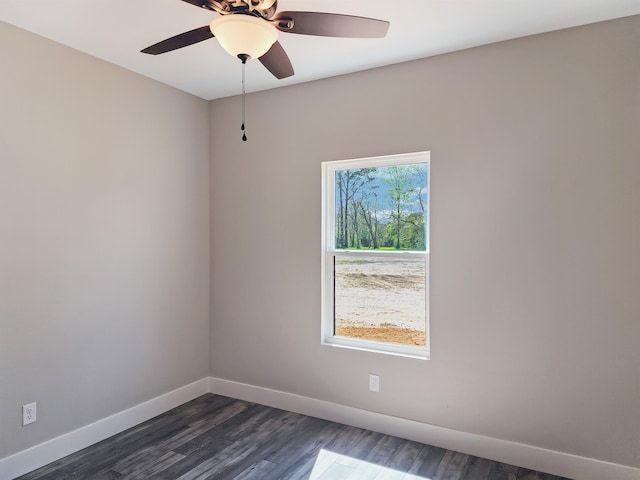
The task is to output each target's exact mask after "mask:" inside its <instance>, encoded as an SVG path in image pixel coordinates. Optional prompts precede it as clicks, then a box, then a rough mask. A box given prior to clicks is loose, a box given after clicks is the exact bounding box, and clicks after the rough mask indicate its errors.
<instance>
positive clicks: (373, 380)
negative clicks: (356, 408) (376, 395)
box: [369, 373, 380, 392]
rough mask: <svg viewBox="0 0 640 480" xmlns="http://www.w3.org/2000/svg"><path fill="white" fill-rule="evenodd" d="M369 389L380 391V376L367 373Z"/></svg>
mask: <svg viewBox="0 0 640 480" xmlns="http://www.w3.org/2000/svg"><path fill="white" fill-rule="evenodd" d="M369 391H371V392H379V391H380V376H379V375H374V374H372V373H370V374H369Z"/></svg>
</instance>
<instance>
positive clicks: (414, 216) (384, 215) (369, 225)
mask: <svg viewBox="0 0 640 480" xmlns="http://www.w3.org/2000/svg"><path fill="white" fill-rule="evenodd" d="M428 175H429V172H428V164H427V163H414V164H406V165H389V166H384V167H369V168H355V169H349V170H336V171H335V192H334V193H335V228H334V231H335V246H334V248H336V249H350V250H351V249H370V250H415V251H426V250H427V245H428V239H427V228H426V226H427V211H428V208H427V199H428V195H427V185H428Z"/></svg>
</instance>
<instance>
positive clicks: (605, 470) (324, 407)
mask: <svg viewBox="0 0 640 480" xmlns="http://www.w3.org/2000/svg"><path fill="white" fill-rule="evenodd" d="M207 392H209V393H215V394H218V395H225V396H228V397H233V398H237V399H240V400H246V401H249V402H254V403H259V404H262V405H267V406H270V407H275V408H281V409H283V410H289V411H291V412H296V413H301V414H304V415H310V416H313V417H318V418H323V419H325V420H330V421H333V422H339V423H343V424H346V425H352V426H355V427H360V428H366V429H368V430H374V431H377V432H381V433H385V434H388V435H394V436H397V437H401V438H407V439H409V440H415V441H417V442H421V443H426V444H429V445H435V446H437V447H442V448H447V449H450V450H455V451H458V452H463V453H467V454H470V455H476V456H478V457H482V458H488V459H491V460H496V461H499V462H504V463H508V464H512V465H519V466H522V467H526V468H530V469H532V470H538V471H542V472H547V473H552V474H554V475H559V476H562V477H568V478H574V479H579V480H603V479H612V480H613V479H616V480H640V469H639V468H634V467H628V466H625V465H618V464H615V463H609V462H603V461H600V460H595V459H592V458H586V457H580V456H577V455H571V454H568V453H562V452H556V451H553V450H546V449H544V448H539V447H534V446H531V445H524V444H521V443H515V442H509V441H506V440H500V439H497V438H491V437H484V436H482V435H476V434H473V433H466V432H460V431H457V430H452V429H448V428H444V427H438V426H435V425H429V424H425V423H420V422H416V421H414V420H407V419H404V418H399V417H393V416H391V415H385V414H382V413H376V412H370V411H367V410H361V409H358V408H353V407H347V406H344V405H339V404H336V403H331V402H326V401H324V400H317V399H315V398H310V397H304V396H301V395H295V394H292V393H287V392H282V391H278V390H271V389H268V388H263V387H256V386H254V385H248V384H244V383H238V382H232V381H229V380H224V379H220V378H214V377H207V378H203V379H201V380H198V381H196V382H193V383H191V384H189V385H185V386H184V387H181V388H178V389H176V390H173V391H171V392H169V393H166V394H164V395H160V396H158V397H156V398H153V399H151V400H149V401H146V402H144V403H141V404H139V405H136V406H134V407H131V408H128V409H127V410H123V411H122V412H119V413H116V414H114V415H111V416H110V417H107V418H104V419H102V420H98V421H97V422H94V423H92V424H90V425H86V426H84V427H81V428H79V429H77V430H74V431H72V432H69V433H67V434H64V435H61V436H59V437H56V438H54V439H51V440H49V441H46V442H44V443H41V444H40V445H36V446H34V447H31V448H29V449H27V450H23V451H22V452H18V453H16V454H14V455H11V456H9V457H5V458H3V459H0V479H2V480H6V479H12V478H16V477H18V476H20V475H23V474H25V473H28V472H30V471H32V470H35V469H37V468H40V467H42V466H44V465H47V464H48V463H51V462H54V461H56V460H58V459H60V458H62V457H65V456H67V455H69V454H71V453H74V452H77V451H78V450H81V449H83V448H85V447H88V446H90V445H93V444H94V443H97V442H99V441H101V440H104V439H105V438H108V437H110V436H112V435H115V434H117V433H120V432H122V431H124V430H126V429H128V428H131V427H133V426H135V425H138V424H139V423H142V422H144V421H146V420H149V419H150V418H153V417H155V416H156V415H160V414H161V413H164V412H166V411H168V410H171V409H172V408H175V407H177V406H179V405H182V404H183V403H186V402H188V401H190V400H193V399H194V398H197V397H199V396H200V395H203V394H205V393H207Z"/></svg>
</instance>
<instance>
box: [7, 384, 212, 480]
mask: <svg viewBox="0 0 640 480" xmlns="http://www.w3.org/2000/svg"><path fill="white" fill-rule="evenodd" d="M209 384H210V381H209V378H203V379H200V380H198V381H196V382H193V383H190V384H189V385H185V386H184V387H180V388H177V389H176V390H173V391H171V392H169V393H165V394H164V395H160V396H158V397H156V398H152V399H151V400H148V401H146V402H144V403H140V404H139V405H136V406H134V407H131V408H128V409H126V410H123V411H122V412H118V413H116V414H114V415H111V416H110V417H107V418H103V419H102V420H98V421H97V422H94V423H91V424H89V425H86V426H84V427H81V428H78V429H77V430H74V431H72V432H69V433H66V434H64V435H60V436H59V437H56V438H53V439H51V440H48V441H46V442H44V443H41V444H39V445H36V446H34V447H31V448H29V449H27V450H23V451H21V452H18V453H16V454H14V455H11V456H9V457H5V458H2V459H0V479H2V480H7V479H12V478H16V477H19V476H20V475H24V474H25V473H28V472H30V471H32V470H35V469H37V468H40V467H42V466H44V465H47V464H48V463H51V462H54V461H56V460H58V459H60V458H62V457H65V456H67V455H70V454H71V453H74V452H77V451H78V450H82V449H83V448H85V447H88V446H90V445H93V444H94V443H97V442H100V441H102V440H104V439H105V438H108V437H110V436H112V435H115V434H117V433H120V432H122V431H124V430H126V429H128V428H131V427H133V426H135V425H138V424H139V423H142V422H145V421H147V420H149V419H150V418H153V417H155V416H157V415H160V414H161V413H164V412H166V411H168V410H171V409H172V408H175V407H177V406H179V405H182V404H183V403H186V402H188V401H190V400H193V399H194V398H197V397H199V396H200V395H204V394H205V393H207V392H208V391H209Z"/></svg>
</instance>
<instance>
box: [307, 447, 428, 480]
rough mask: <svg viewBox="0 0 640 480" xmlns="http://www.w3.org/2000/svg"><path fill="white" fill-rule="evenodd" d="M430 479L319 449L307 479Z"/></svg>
mask: <svg viewBox="0 0 640 480" xmlns="http://www.w3.org/2000/svg"><path fill="white" fill-rule="evenodd" d="M351 479H354V480H355V479H357V480H431V479H429V478H427V477H419V476H417V475H412V474H410V473H406V472H400V471H398V470H392V469H391V468H387V467H383V466H381V465H376V464H375V463H370V462H365V461H364V460H358V459H357V458H351V457H348V456H346V455H340V454H339V453H334V452H330V451H328V450H324V449H322V450H320V453H318V457H317V458H316V463H315V464H314V466H313V471H312V472H311V475H310V476H309V480H351Z"/></svg>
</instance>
